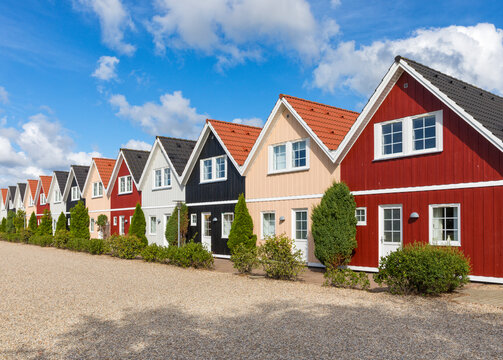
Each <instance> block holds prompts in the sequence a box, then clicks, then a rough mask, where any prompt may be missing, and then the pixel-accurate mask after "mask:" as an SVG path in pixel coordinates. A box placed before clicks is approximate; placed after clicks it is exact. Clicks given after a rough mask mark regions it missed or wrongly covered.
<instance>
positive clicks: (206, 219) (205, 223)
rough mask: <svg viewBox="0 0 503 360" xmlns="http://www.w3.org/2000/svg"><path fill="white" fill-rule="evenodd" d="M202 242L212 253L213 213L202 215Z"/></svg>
mask: <svg viewBox="0 0 503 360" xmlns="http://www.w3.org/2000/svg"><path fill="white" fill-rule="evenodd" d="M201 242H202V243H203V246H204V247H206V249H207V250H208V251H211V213H202V214H201Z"/></svg>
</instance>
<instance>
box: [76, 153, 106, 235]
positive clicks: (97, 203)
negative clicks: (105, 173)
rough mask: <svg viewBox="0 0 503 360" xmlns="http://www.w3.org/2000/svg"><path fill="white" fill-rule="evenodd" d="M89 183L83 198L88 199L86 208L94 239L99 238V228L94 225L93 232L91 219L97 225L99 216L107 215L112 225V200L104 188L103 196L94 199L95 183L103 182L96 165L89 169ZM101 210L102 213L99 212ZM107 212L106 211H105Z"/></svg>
mask: <svg viewBox="0 0 503 360" xmlns="http://www.w3.org/2000/svg"><path fill="white" fill-rule="evenodd" d="M88 176H89V183H88V184H87V189H85V190H84V192H83V194H82V197H83V198H84V199H86V206H87V208H88V209H89V232H90V234H91V237H92V238H97V237H98V232H99V231H98V226H97V225H96V224H95V225H94V231H91V219H94V221H95V223H96V221H98V216H100V215H102V214H103V215H105V216H106V217H107V218H108V223H109V224H110V223H111V219H110V211H109V209H110V198H109V197H108V196H107V193H106V190H107V189H105V188H103V196H102V197H99V198H94V199H93V183H95V182H97V181H101V178H100V175H99V173H98V170H97V169H96V166H95V165H94V163H93V164H92V165H91V168H90V169H89V175H88ZM99 210H101V211H99ZM103 210H105V211H103Z"/></svg>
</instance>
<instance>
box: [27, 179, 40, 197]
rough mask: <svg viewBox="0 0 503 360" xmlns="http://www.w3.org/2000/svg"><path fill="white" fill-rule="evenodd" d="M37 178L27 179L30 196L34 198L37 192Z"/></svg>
mask: <svg viewBox="0 0 503 360" xmlns="http://www.w3.org/2000/svg"><path fill="white" fill-rule="evenodd" d="M37 185H38V180H28V186H29V187H30V192H31V198H32V199H33V200H35V195H36V194H37Z"/></svg>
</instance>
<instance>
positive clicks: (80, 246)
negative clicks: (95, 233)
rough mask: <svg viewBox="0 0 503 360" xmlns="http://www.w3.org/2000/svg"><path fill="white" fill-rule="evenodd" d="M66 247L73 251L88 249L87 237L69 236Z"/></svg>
mask: <svg viewBox="0 0 503 360" xmlns="http://www.w3.org/2000/svg"><path fill="white" fill-rule="evenodd" d="M66 248H67V249H68V250H72V251H87V244H86V239H82V238H77V237H73V236H71V235H70V236H69V237H68V238H67V242H66Z"/></svg>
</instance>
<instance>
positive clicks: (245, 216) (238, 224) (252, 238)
mask: <svg viewBox="0 0 503 360" xmlns="http://www.w3.org/2000/svg"><path fill="white" fill-rule="evenodd" d="M239 244H245V246H246V247H249V248H254V247H256V246H257V235H254V234H253V220H252V218H251V216H250V213H249V212H248V208H247V207H246V200H245V197H244V195H243V194H241V195H239V199H238V202H237V204H236V206H235V208H234V221H233V222H232V225H231V231H230V232H229V240H228V241H227V246H228V247H229V250H230V251H231V253H232V252H233V250H234V248H235V247H236V246H237V245H239Z"/></svg>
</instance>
